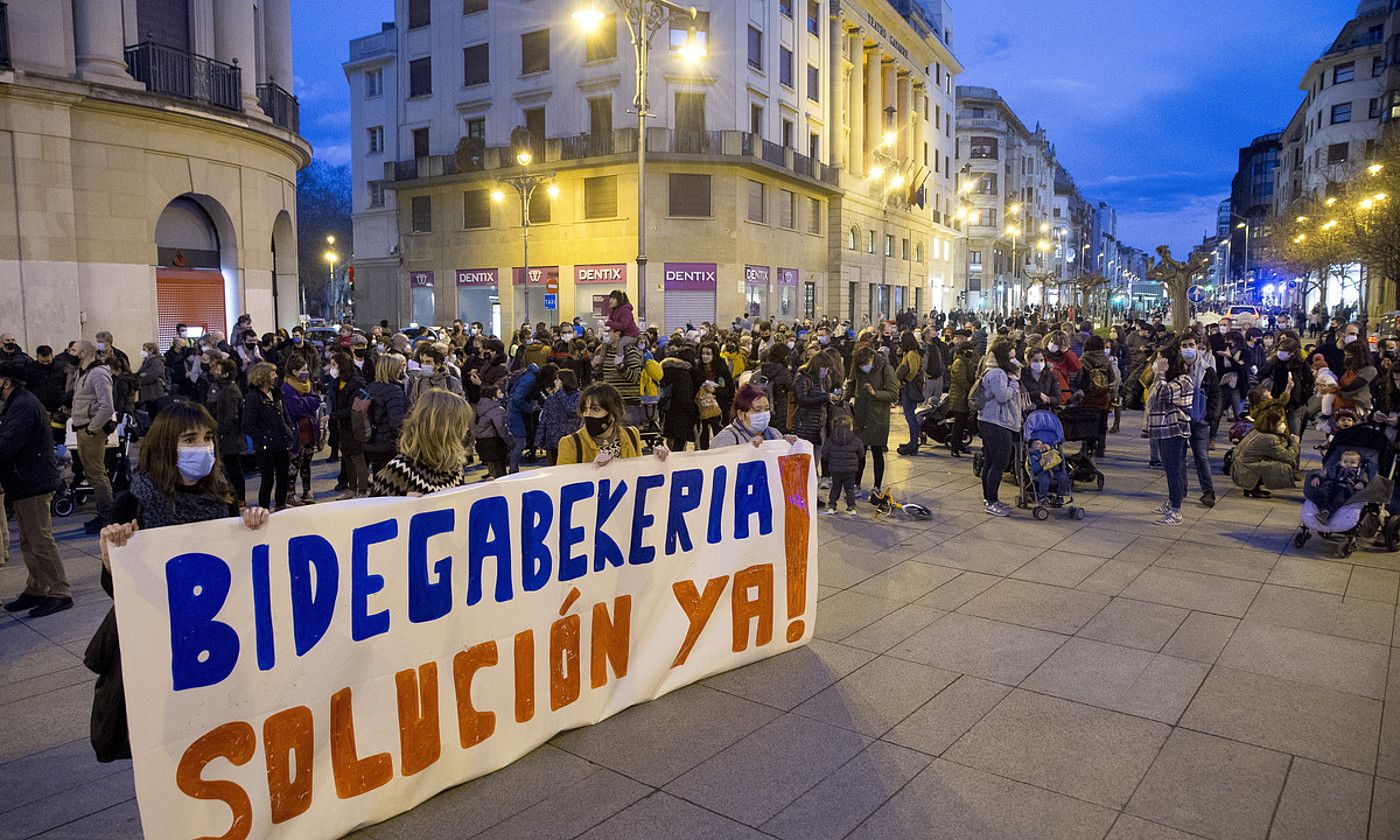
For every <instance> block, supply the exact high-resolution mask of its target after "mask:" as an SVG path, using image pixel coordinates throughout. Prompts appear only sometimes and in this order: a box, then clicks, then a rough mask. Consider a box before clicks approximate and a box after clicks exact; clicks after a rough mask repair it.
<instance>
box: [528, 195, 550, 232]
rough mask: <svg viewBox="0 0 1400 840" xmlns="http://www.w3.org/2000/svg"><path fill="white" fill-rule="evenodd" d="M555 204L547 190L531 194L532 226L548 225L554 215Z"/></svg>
mask: <svg viewBox="0 0 1400 840" xmlns="http://www.w3.org/2000/svg"><path fill="white" fill-rule="evenodd" d="M553 210H554V202H553V201H551V200H550V197H549V192H548V191H547V190H535V191H534V192H533V193H531V194H530V224H532V225H547V224H549V221H550V218H551V217H552V215H553Z"/></svg>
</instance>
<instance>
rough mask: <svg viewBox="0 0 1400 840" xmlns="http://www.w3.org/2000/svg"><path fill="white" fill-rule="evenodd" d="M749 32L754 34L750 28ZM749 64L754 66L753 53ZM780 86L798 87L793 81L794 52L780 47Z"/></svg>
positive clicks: (751, 42) (750, 54) (750, 55)
mask: <svg viewBox="0 0 1400 840" xmlns="http://www.w3.org/2000/svg"><path fill="white" fill-rule="evenodd" d="M749 31H750V32H753V31H754V30H753V28H752V27H750V29H749ZM749 43H750V48H752V44H753V41H752V39H750V41H749ZM749 64H753V53H752V52H750V53H749ZM778 84H780V85H783V86H784V87H796V85H794V84H793V80H792V50H790V49H788V48H787V47H778Z"/></svg>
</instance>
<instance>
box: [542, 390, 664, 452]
mask: <svg viewBox="0 0 1400 840" xmlns="http://www.w3.org/2000/svg"><path fill="white" fill-rule="evenodd" d="M578 411H579V417H580V418H581V419H582V421H583V426H582V428H580V429H579V430H578V431H576V432H574V433H573V434H570V435H566V436H564V437H562V438H560V439H559V457H558V462H559V463H560V464H561V465H562V464H586V463H590V462H591V463H593V464H597V465H598V466H600V467H602V466H606V465H607V464H608V463H610V462H611V461H613V460H614V459H617V458H640V457H641V456H642V435H641V433H640V432H638V431H637V428H636V427H635V426H628V425H626V423H627V409H626V406H625V405H624V404H623V402H622V395H621V394H619V393H618V392H617V389H616V388H614V387H613V386H611V385H609V384H607V383H606V382H598V383H595V384H593V385H590V386H588V388H587V389H585V390H584V391H583V393H582V394H580V395H579V400H578ZM653 453H654V454H655V455H656V458H657V460H659V461H665V460H666V456H668V455H670V454H671V452H670V450H669V449H667V448H666V447H665V446H661V445H658V446H657V447H656V448H655V449H654V450H653Z"/></svg>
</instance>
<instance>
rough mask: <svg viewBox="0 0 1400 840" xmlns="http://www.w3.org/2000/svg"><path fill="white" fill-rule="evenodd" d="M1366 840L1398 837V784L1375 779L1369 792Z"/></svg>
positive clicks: (1389, 839) (1399, 808) (1399, 787)
mask: <svg viewBox="0 0 1400 840" xmlns="http://www.w3.org/2000/svg"><path fill="white" fill-rule="evenodd" d="M1367 837H1368V840H1394V838H1396V837H1400V782H1396V781H1392V780H1390V779H1376V785H1375V788H1373V789H1372V791H1371V831H1370V833H1369V834H1368V835H1367Z"/></svg>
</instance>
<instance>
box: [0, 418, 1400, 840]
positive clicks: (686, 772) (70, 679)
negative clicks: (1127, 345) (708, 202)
mask: <svg viewBox="0 0 1400 840" xmlns="http://www.w3.org/2000/svg"><path fill="white" fill-rule="evenodd" d="M1133 421H1134V422H1132V423H1131V424H1129V423H1125V425H1124V429H1125V433H1124V434H1119V435H1114V436H1112V437H1111V438H1110V443H1109V457H1108V458H1106V459H1104V460H1103V461H1102V462H1101V466H1102V467H1103V469H1104V472H1105V473H1106V474H1107V488H1106V490H1105V492H1104V493H1103V494H1102V495H1101V496H1100V495H1099V494H1096V493H1084V494H1081V500H1082V501H1083V502H1084V504H1085V505H1086V506H1087V508H1088V509H1089V516H1088V518H1087V519H1086V520H1084V521H1083V522H1072V521H1066V520H1065V519H1062V518H1052V519H1051V520H1050V521H1047V522H1036V521H1033V520H1032V519H1031V518H1030V516H1029V515H1027V514H1025V513H1024V512H1020V511H1018V512H1017V513H1016V514H1015V515H1014V516H1013V518H1011V519H1009V520H1004V519H992V518H990V517H988V516H986V515H985V514H983V513H982V511H981V504H982V502H981V499H980V493H979V492H978V489H977V480H976V479H975V478H974V477H973V475H972V473H971V464H970V461H969V460H968V459H963V460H961V461H958V460H953V459H950V458H947V457H943V456H936V457H934V456H924V457H919V458H915V459H909V458H893V459H891V468H890V474H891V476H892V478H893V481H892V483H893V486H894V489H895V493H896V495H897V496H899V497H901V498H908V499H912V500H918V501H921V502H924V503H925V504H928V505H929V506H930V507H932V508H933V510H934V513H935V516H934V519H933V521H931V522H927V523H915V522H910V521H894V522H888V521H886V522H876V521H874V520H872V519H871V518H870V516H869V515H867V514H865V513H864V512H863V513H862V515H861V516H860V517H858V518H857V517H847V516H845V515H840V516H835V517H827V516H823V517H821V522H820V526H819V527H820V554H819V563H820V581H821V601H820V603H819V605H818V623H817V630H816V636H817V638H816V639H815V640H814V641H813V642H812V643H811V645H810V646H808V647H806V648H803V649H801V650H797V651H794V652H791V653H787V654H784V655H782V656H779V657H776V658H773V659H770V660H766V661H764V662H760V663H757V664H754V665H750V666H748V667H746V668H743V669H740V670H737V671H733V672H730V673H727V674H722V675H719V676H716V677H713V678H711V679H708V680H705V681H704V682H703V683H701V684H698V685H692V686H689V687H687V688H684V689H682V690H680V691H677V692H675V693H673V694H671V695H668V696H666V697H664V698H662V699H659V700H656V701H653V702H650V703H646V704H644V705H642V706H639V707H636V708H633V709H630V710H627V711H625V712H623V713H621V714H619V715H617V716H615V717H613V718H611V719H609V720H606V721H604V722H602V723H599V724H598V725H596V726H593V727H589V728H587V729H582V730H575V731H572V732H568V733H565V734H563V735H561V736H559V737H557V738H555V739H554V740H553V741H552V742H551V743H549V744H548V745H545V746H542V747H540V748H539V749H537V750H535V751H534V752H533V753H531V754H529V755H527V756H526V757H524V758H522V759H521V760H520V761H518V762H516V763H515V764H513V765H511V766H509V767H507V768H505V769H503V770H501V771H499V772H497V773H494V774H492V775H490V776H487V777H485V778H482V779H478V780H476V781H473V782H470V783H468V784H465V785H462V786H460V787H457V788H454V789H452V790H449V791H447V792H445V793H443V794H441V795H439V796H437V797H436V798H434V799H432V800H430V801H428V802H426V803H424V804H423V805H421V806H419V807H418V808H417V809H415V810H414V811H411V812H409V813H407V814H404V815H402V816H399V817H398V818H396V819H393V820H390V821H388V822H385V823H381V824H379V825H375V826H371V827H369V828H367V829H364V830H363V831H361V832H359V833H358V834H356V835H354V836H355V837H361V838H369V839H370V840H390V839H391V838H420V837H439V836H441V837H482V838H492V840H498V838H531V840H549V839H550V838H573V837H584V838H589V840H595V838H596V839H597V840H613V839H614V838H661V837H664V838H667V840H700V839H701V838H705V840H719V838H763V837H777V838H785V840H826V839H827V838H829V839H830V840H837V839H838V838H847V837H849V838H853V840H855V838H860V839H861V840H866V838H872V839H873V838H935V837H936V838H1027V840H1061V838H1066V839H1068V838H1075V840H1081V839H1082V840H1100V838H1104V837H1108V838H1110V840H1187V838H1193V837H1203V838H1213V840H1248V839H1249V838H1266V837H1267V838H1278V840H1283V839H1284V838H1300V839H1301V840H1322V839H1323V838H1327V840H1331V838H1337V839H1338V840H1343V839H1344V838H1357V840H1360V839H1361V838H1370V840H1393V838H1397V837H1400V653H1397V650H1398V649H1397V648H1395V647H1392V643H1394V642H1395V641H1396V640H1397V636H1400V623H1398V622H1397V614H1396V593H1397V586H1398V585H1400V555H1392V554H1385V553H1381V552H1378V551H1374V550H1371V549H1359V550H1358V551H1357V553H1356V554H1354V555H1353V556H1352V557H1350V558H1349V559H1348V560H1346V561H1340V560H1337V559H1334V557H1333V553H1332V551H1331V549H1330V548H1329V547H1328V546H1326V545H1319V544H1318V541H1316V540H1314V541H1313V542H1312V543H1309V544H1308V545H1307V546H1306V547H1305V548H1304V549H1301V550H1299V549H1295V548H1294V547H1293V546H1292V545H1291V542H1290V539H1291V537H1292V534H1293V531H1294V529H1295V528H1296V527H1297V524H1298V510H1299V506H1300V504H1299V503H1300V496H1299V494H1297V493H1283V494H1278V495H1277V496H1276V497H1275V498H1274V499H1272V500H1253V499H1245V498H1242V497H1241V496H1240V495H1239V493H1238V491H1236V490H1235V489H1234V488H1233V487H1232V486H1230V485H1229V482H1228V479H1221V478H1217V481H1218V482H1219V483H1218V485H1217V489H1218V491H1219V492H1221V494H1222V495H1221V499H1220V504H1219V506H1218V507H1216V508H1215V509H1214V510H1207V509H1205V508H1203V507H1201V506H1200V505H1199V504H1195V503H1194V498H1195V493H1193V494H1192V496H1191V500H1190V501H1191V503H1190V504H1188V505H1187V507H1186V509H1185V510H1184V511H1183V514H1184V516H1185V518H1186V523H1185V524H1184V525H1182V526H1179V527H1175V528H1164V527H1159V526H1155V525H1153V524H1152V520H1153V518H1154V517H1153V516H1152V515H1151V514H1150V513H1149V511H1150V510H1151V509H1152V508H1154V507H1155V506H1157V505H1159V504H1160V503H1161V502H1162V501H1163V499H1164V498H1165V482H1164V480H1163V479H1162V478H1161V475H1160V473H1158V472H1157V471H1154V470H1149V469H1148V468H1147V466H1146V451H1147V447H1146V443H1145V441H1142V440H1141V439H1139V438H1138V436H1137V434H1136V417H1134V418H1133ZM1130 425H1131V426H1132V429H1133V431H1132V432H1131V433H1129V432H1128V429H1129V426H1130ZM1125 453H1126V454H1125ZM1216 454H1217V455H1219V454H1220V453H1218V452H1217V453H1216ZM328 469H329V468H326V467H323V466H321V465H319V464H318V470H321V471H323V472H326V471H327V470H328ZM325 478H326V484H327V491H329V483H330V481H329V479H330V476H329V473H328V472H327V475H326V476H325ZM1191 483H1192V485H1193V486H1194V483H1195V479H1194V475H1193V477H1192V479H1191ZM1227 488H1228V489H1229V491H1230V492H1228V493H1226V492H1225V490H1226V489H1227ZM322 495H327V496H328V495H329V492H327V493H325V494H322ZM250 496H251V494H250ZM1008 496H1009V493H1008ZM81 521H82V517H80V516H74V517H72V518H70V519H67V520H63V521H62V536H61V545H62V547H63V553H64V557H65V559H66V560H67V562H68V569H69V574H70V576H71V577H72V578H73V580H74V583H75V597H76V599H77V601H78V605H77V607H76V608H74V609H73V610H70V611H68V612H66V613H62V614H60V615H57V616H52V617H49V618H45V619H38V620H30V619H27V618H26V619H22V620H16V619H15V618H13V617H10V616H6V617H4V618H0V732H3V733H4V737H3V738H0V812H3V813H2V815H0V838H12V837H13V838H27V837H43V838H122V837H137V836H140V828H139V822H138V817H137V809H136V802H135V799H134V792H133V787H132V775H131V767H130V763H128V762H118V763H115V764H108V765H102V764H98V763H96V762H95V761H94V760H93V758H92V753H91V749H90V747H89V745H88V741H87V734H88V713H89V707H90V701H91V694H92V682H93V675H92V674H90V673H89V672H88V671H87V670H85V669H84V668H83V665H82V653H83V649H84V647H85V645H86V644H87V641H88V638H89V637H90V636H91V634H92V631H93V630H94V628H95V627H96V626H97V624H98V622H99V621H100V620H101V618H102V616H103V615H104V614H105V612H106V610H107V608H108V605H109V602H108V600H107V598H106V597H105V595H103V593H102V592H101V589H100V587H99V586H98V583H97V571H98V567H99V562H98V559H97V557H96V551H97V545H96V540H95V539H93V538H90V537H85V536H84V535H83V534H82V532H81V527H80V526H81ZM11 553H12V558H13V559H12V562H11V563H10V565H9V566H7V567H4V568H0V592H3V593H6V594H7V595H13V594H14V593H16V592H18V591H19V590H20V588H21V586H22V585H23V580H24V568H23V564H22V562H21V561H20V557H19V553H18V548H17V547H12V549H11Z"/></svg>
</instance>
